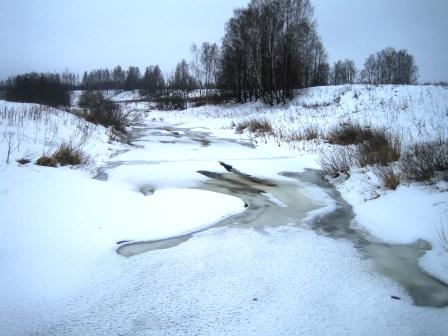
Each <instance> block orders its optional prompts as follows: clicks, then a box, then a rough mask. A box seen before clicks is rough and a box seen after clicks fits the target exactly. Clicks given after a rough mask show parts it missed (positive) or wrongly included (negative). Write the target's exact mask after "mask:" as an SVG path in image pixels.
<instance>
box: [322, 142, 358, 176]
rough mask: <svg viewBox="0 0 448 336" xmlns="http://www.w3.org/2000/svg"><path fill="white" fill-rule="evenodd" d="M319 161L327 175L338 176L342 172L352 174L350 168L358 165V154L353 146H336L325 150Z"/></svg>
mask: <svg viewBox="0 0 448 336" xmlns="http://www.w3.org/2000/svg"><path fill="white" fill-rule="evenodd" d="M318 161H319V163H320V165H321V167H322V170H323V172H324V174H325V175H330V176H331V177H338V176H339V175H340V174H344V175H348V176H350V168H351V167H352V166H355V165H356V155H355V151H354V149H353V148H351V147H336V148H332V149H331V150H328V151H326V152H323V153H322V154H321V155H320V157H319V160H318Z"/></svg>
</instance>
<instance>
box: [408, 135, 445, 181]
mask: <svg viewBox="0 0 448 336" xmlns="http://www.w3.org/2000/svg"><path fill="white" fill-rule="evenodd" d="M400 164H401V170H402V172H403V175H404V176H405V177H406V178H408V179H410V180H415V181H419V182H423V181H430V180H431V179H432V178H434V177H435V176H436V174H438V175H440V176H441V177H442V178H443V179H444V180H445V181H448V141H446V140H442V139H438V140H435V141H429V142H423V143H417V144H414V145H412V146H411V147H409V148H408V150H407V151H406V152H405V153H404V154H403V157H402V159H401V162H400Z"/></svg>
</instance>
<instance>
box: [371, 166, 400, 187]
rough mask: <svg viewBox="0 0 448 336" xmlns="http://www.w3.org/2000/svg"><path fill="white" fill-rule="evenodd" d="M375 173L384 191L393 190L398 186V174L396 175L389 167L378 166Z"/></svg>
mask: <svg viewBox="0 0 448 336" xmlns="http://www.w3.org/2000/svg"><path fill="white" fill-rule="evenodd" d="M375 173H376V175H377V176H378V177H379V178H380V179H381V182H382V184H383V186H384V187H385V188H386V189H390V190H395V189H397V188H398V186H399V185H400V180H401V179H400V174H397V173H396V172H395V171H394V169H393V168H392V167H390V166H380V167H378V168H377V170H376V171H375Z"/></svg>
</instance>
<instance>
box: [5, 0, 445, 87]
mask: <svg viewBox="0 0 448 336" xmlns="http://www.w3.org/2000/svg"><path fill="white" fill-rule="evenodd" d="M248 2H249V0H188V1H187V0H127V1H124V0H120V1H118V0H70V1H62V0H0V43H1V48H0V79H4V78H6V77H7V76H10V75H12V74H18V73H23V72H29V71H39V72H42V71H62V70H64V69H65V68H68V69H70V70H72V71H75V72H78V73H81V72H82V71H84V70H91V69H94V68H101V67H109V68H112V67H113V66H115V65H117V64H120V65H122V66H123V67H125V68H127V67H128V66H129V65H137V66H139V67H140V68H141V70H142V71H143V70H144V67H146V66H147V65H152V64H159V65H160V66H161V68H162V70H163V71H164V72H165V73H166V74H169V73H170V72H171V71H172V69H173V68H174V67H175V65H176V63H177V62H178V61H179V60H180V59H182V58H186V59H188V58H189V56H190V52H189V50H190V46H191V44H192V43H193V42H196V43H197V44H200V43H201V42H202V41H210V42H218V43H219V42H220V41H221V38H222V37H223V34H224V24H225V22H226V21H227V20H228V19H229V18H230V17H231V16H232V13H233V9H234V8H236V7H243V6H245V5H247V3H248ZM312 3H313V4H314V6H315V15H316V18H317V20H318V25H319V26H318V31H319V33H320V34H321V36H322V39H323V42H324V45H325V47H326V49H327V51H328V54H329V56H330V62H331V63H333V62H334V61H336V60H338V59H341V58H351V59H354V60H355V62H356V63H357V65H358V67H359V68H361V67H362V65H363V63H364V60H365V59H366V57H367V56H368V55H369V54H371V53H374V52H376V51H379V50H381V49H383V48H385V47H388V46H392V47H396V48H397V49H401V48H405V49H408V51H409V52H410V53H411V54H413V55H414V56H415V59H416V63H417V65H418V66H419V70H420V81H422V82H424V81H439V80H448V65H447V60H448V43H447V42H446V41H447V36H448V0H312Z"/></svg>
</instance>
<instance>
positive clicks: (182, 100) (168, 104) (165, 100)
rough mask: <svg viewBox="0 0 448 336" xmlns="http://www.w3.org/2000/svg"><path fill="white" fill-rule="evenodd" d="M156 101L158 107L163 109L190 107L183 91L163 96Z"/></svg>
mask: <svg viewBox="0 0 448 336" xmlns="http://www.w3.org/2000/svg"><path fill="white" fill-rule="evenodd" d="M155 102H156V104H157V105H156V108H157V109H159V110H162V111H170V110H185V109H186V108H187V107H188V104H187V98H186V96H185V95H184V94H182V93H173V94H171V95H165V96H161V97H159V98H157V99H155Z"/></svg>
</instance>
